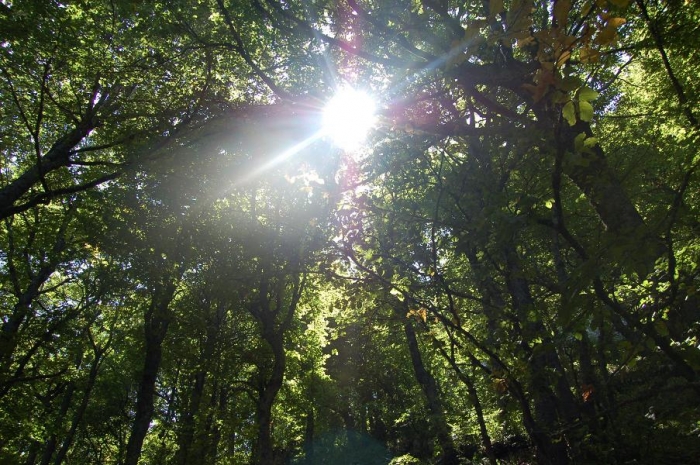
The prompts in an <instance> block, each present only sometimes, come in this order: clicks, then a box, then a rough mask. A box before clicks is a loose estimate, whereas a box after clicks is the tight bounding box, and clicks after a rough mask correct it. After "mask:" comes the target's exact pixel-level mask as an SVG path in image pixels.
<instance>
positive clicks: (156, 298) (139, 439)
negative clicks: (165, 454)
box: [124, 282, 176, 465]
mask: <svg viewBox="0 0 700 465" xmlns="http://www.w3.org/2000/svg"><path fill="white" fill-rule="evenodd" d="M175 289H176V286H175V283H174V282H168V283H165V284H158V285H157V286H156V289H155V292H154V293H153V298H152V300H151V304H150V306H149V308H148V310H147V312H146V322H145V336H146V357H145V360H144V365H143V371H142V373H141V381H140V382H139V387H138V392H137V394H136V415H135V417H134V422H133V424H132V426H131V434H130V436H129V442H128V444H127V446H126V458H125V460H124V464H125V465H137V464H138V461H139V457H140V456H141V448H142V447H143V441H144V439H145V438H146V434H147V433H148V428H149V426H150V424H151V419H152V418H153V411H154V405H153V400H154V396H155V392H156V379H157V377H158V371H159V369H160V364H161V361H162V358H163V355H162V346H163V340H164V339H165V335H166V334H167V331H168V326H169V325H170V321H171V320H172V312H171V310H170V308H169V306H170V302H171V301H172V299H173V296H174V294H175Z"/></svg>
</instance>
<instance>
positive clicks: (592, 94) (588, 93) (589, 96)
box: [578, 87, 600, 102]
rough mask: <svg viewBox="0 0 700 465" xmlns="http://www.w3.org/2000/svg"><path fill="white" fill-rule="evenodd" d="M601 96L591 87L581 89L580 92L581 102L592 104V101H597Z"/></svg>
mask: <svg viewBox="0 0 700 465" xmlns="http://www.w3.org/2000/svg"><path fill="white" fill-rule="evenodd" d="M599 96H600V94H599V93H598V92H596V91H595V90H593V89H591V88H590V87H581V88H580V89H579V91H578V99H579V101H584V102H590V101H591V100H595V99H597V98H598V97H599Z"/></svg>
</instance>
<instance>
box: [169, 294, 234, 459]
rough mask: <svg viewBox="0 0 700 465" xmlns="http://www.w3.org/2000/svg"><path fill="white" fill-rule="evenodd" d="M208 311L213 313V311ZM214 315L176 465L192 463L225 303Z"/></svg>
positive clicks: (191, 398)
mask: <svg viewBox="0 0 700 465" xmlns="http://www.w3.org/2000/svg"><path fill="white" fill-rule="evenodd" d="M208 310H209V312H210V313H212V312H211V309H208ZM213 313H214V314H213V315H210V316H209V318H208V320H209V321H208V322H207V330H206V341H205V345H204V350H203V351H202V354H201V356H200V360H199V366H200V368H199V370H198V371H197V373H195V375H194V385H193V387H192V393H191V395H190V402H189V408H188V410H187V412H186V413H185V415H184V418H183V419H182V429H181V431H180V434H179V437H178V450H177V453H176V454H175V463H178V464H181V465H186V464H188V463H191V459H190V452H191V448H192V443H193V441H194V433H195V427H196V424H195V421H196V418H197V415H198V414H199V409H200V405H201V403H202V396H203V394H204V385H205V382H206V380H207V375H208V370H207V368H206V366H207V364H208V362H209V361H210V360H211V359H212V357H213V355H214V350H215V349H216V344H217V342H218V336H219V330H220V329H221V325H222V324H223V321H224V318H225V316H226V306H225V305H224V304H223V303H218V304H216V310H215V311H214V312H213Z"/></svg>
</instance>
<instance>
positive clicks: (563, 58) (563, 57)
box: [557, 50, 571, 68]
mask: <svg viewBox="0 0 700 465" xmlns="http://www.w3.org/2000/svg"><path fill="white" fill-rule="evenodd" d="M569 58H571V52H570V51H568V50H566V51H565V52H564V53H562V54H561V56H559V58H558V59H557V68H561V67H562V66H563V65H564V63H566V62H567V61H569Z"/></svg>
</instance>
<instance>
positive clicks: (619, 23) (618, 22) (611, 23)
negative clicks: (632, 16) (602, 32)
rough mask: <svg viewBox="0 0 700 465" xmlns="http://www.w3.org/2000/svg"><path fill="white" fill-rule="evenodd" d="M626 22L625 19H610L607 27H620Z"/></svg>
mask: <svg viewBox="0 0 700 465" xmlns="http://www.w3.org/2000/svg"><path fill="white" fill-rule="evenodd" d="M626 22H627V20H626V19H625V18H610V19H609V20H608V23H607V26H612V27H620V26H622V25H623V24H625V23H626Z"/></svg>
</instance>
